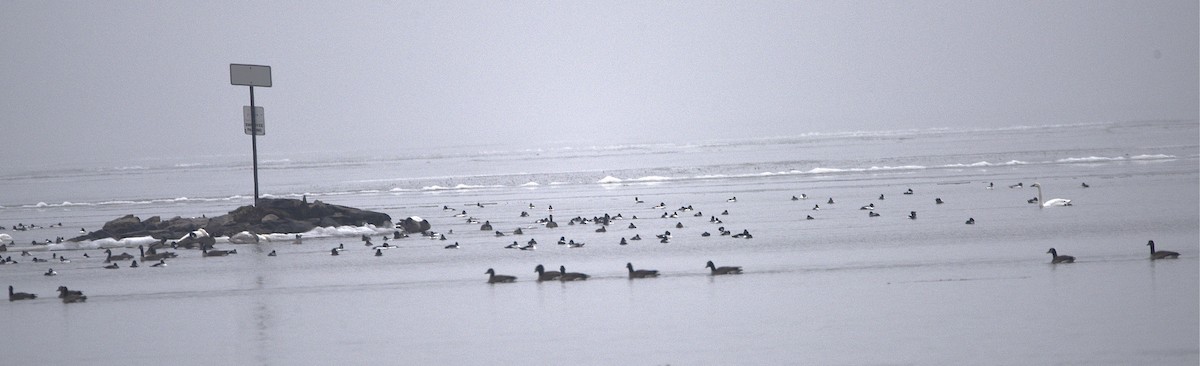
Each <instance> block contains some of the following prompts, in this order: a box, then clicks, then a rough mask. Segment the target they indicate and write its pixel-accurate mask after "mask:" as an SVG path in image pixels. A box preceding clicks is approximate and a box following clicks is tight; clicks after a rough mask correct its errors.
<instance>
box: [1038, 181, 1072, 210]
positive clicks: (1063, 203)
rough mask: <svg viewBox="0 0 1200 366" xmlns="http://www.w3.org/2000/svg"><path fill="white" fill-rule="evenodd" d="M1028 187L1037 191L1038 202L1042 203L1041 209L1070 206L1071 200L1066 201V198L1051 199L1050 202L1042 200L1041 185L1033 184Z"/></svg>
mask: <svg viewBox="0 0 1200 366" xmlns="http://www.w3.org/2000/svg"><path fill="white" fill-rule="evenodd" d="M1030 187H1037V190H1038V202H1041V203H1042V206H1041V207H1051V206H1070V205H1071V200H1069V199H1066V198H1051V199H1050V200H1045V199H1043V198H1042V185H1041V184H1037V183H1034V184H1032V185H1030Z"/></svg>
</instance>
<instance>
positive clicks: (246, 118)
mask: <svg viewBox="0 0 1200 366" xmlns="http://www.w3.org/2000/svg"><path fill="white" fill-rule="evenodd" d="M251 121H254V122H253V125H252V124H251ZM242 124H243V126H244V127H245V130H246V134H247V135H249V134H251V133H255V132H257V133H256V135H257V136H266V135H267V119H266V114H264V111H263V107H259V106H255V107H254V116H253V117H251V116H250V106H248V105H246V106H242ZM251 126H254V127H253V128H252V127H251Z"/></svg>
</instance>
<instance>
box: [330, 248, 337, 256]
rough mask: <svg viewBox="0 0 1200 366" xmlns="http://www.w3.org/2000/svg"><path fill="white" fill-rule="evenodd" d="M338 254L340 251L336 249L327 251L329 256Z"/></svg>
mask: <svg viewBox="0 0 1200 366" xmlns="http://www.w3.org/2000/svg"><path fill="white" fill-rule="evenodd" d="M339 254H340V251H339V250H338V248H333V249H330V250H329V255H339Z"/></svg>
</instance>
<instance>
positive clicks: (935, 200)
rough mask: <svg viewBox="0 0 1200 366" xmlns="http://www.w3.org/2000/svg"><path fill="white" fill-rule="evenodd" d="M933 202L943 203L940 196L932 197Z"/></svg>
mask: <svg viewBox="0 0 1200 366" xmlns="http://www.w3.org/2000/svg"><path fill="white" fill-rule="evenodd" d="M933 203H936V204H939V205H940V204H943V203H945V202H942V199H941V198H934V199H933Z"/></svg>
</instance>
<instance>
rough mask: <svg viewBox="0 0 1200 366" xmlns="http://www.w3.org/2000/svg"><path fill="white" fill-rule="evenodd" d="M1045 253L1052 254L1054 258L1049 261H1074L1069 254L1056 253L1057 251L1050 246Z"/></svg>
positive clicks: (1054, 262)
mask: <svg viewBox="0 0 1200 366" xmlns="http://www.w3.org/2000/svg"><path fill="white" fill-rule="evenodd" d="M1046 253H1050V255H1052V256H1054V257H1053V258H1054V259H1051V260H1050V263H1053V264H1058V263H1075V257H1072V256H1069V255H1058V251H1057V250H1054V248H1050V250H1047V251H1046Z"/></svg>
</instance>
